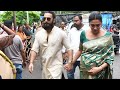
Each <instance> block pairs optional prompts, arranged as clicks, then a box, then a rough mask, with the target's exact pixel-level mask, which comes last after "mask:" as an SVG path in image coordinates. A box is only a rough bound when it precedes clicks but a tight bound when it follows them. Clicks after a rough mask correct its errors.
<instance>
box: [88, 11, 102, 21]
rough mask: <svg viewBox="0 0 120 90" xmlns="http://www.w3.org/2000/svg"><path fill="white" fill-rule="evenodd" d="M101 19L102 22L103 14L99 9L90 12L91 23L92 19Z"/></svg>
mask: <svg viewBox="0 0 120 90" xmlns="http://www.w3.org/2000/svg"><path fill="white" fill-rule="evenodd" d="M95 19H97V20H99V21H100V22H102V16H101V14H100V13H99V12H98V11H94V12H92V13H91V14H90V16H89V23H90V22H91V21H92V20H95Z"/></svg>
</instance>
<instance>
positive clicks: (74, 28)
mask: <svg viewBox="0 0 120 90" xmlns="http://www.w3.org/2000/svg"><path fill="white" fill-rule="evenodd" d="M76 30H77V28H76V27H72V28H71V29H70V31H69V33H72V32H74V31H76Z"/></svg>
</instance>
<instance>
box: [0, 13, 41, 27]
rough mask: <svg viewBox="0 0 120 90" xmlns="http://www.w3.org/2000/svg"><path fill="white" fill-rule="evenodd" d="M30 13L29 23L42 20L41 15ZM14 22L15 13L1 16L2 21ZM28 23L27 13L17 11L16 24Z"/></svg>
mask: <svg viewBox="0 0 120 90" xmlns="http://www.w3.org/2000/svg"><path fill="white" fill-rule="evenodd" d="M28 13H29V23H30V24H32V23H33V22H38V21H39V20H40V13H39V12H36V11H28ZM5 20H13V11H5V12H4V13H3V14H1V21H2V22H4V21H5ZM26 21H27V13H26V11H16V24H17V25H19V24H24V23H25V22H26Z"/></svg>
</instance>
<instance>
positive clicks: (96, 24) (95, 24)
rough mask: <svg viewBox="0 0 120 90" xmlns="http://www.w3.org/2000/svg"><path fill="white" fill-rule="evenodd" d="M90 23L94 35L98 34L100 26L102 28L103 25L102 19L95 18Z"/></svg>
mask: <svg viewBox="0 0 120 90" xmlns="http://www.w3.org/2000/svg"><path fill="white" fill-rule="evenodd" d="M89 25H90V28H91V30H92V33H93V34H94V35H97V34H98V33H99V32H100V28H101V26H102V23H101V21H100V20H98V19H95V20H92V21H91V22H90V23H89Z"/></svg>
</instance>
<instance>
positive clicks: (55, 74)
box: [31, 26, 70, 79]
mask: <svg viewBox="0 0 120 90" xmlns="http://www.w3.org/2000/svg"><path fill="white" fill-rule="evenodd" d="M63 45H64V46H65V47H66V49H68V50H70V44H69V42H68V38H67V35H66V33H65V32H64V31H62V30H60V29H59V28H58V27H56V26H54V27H53V29H52V31H51V33H50V35H49V40H48V42H47V32H46V31H45V30H44V29H43V28H42V29H41V30H40V31H39V32H38V33H37V34H36V36H35V42H34V44H33V47H32V49H31V50H33V51H35V52H36V53H38V52H39V50H40V57H41V59H42V68H43V70H42V78H45V79H52V78H54V79H61V75H62V67H63V58H62V51H61V49H62V47H63Z"/></svg>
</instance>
